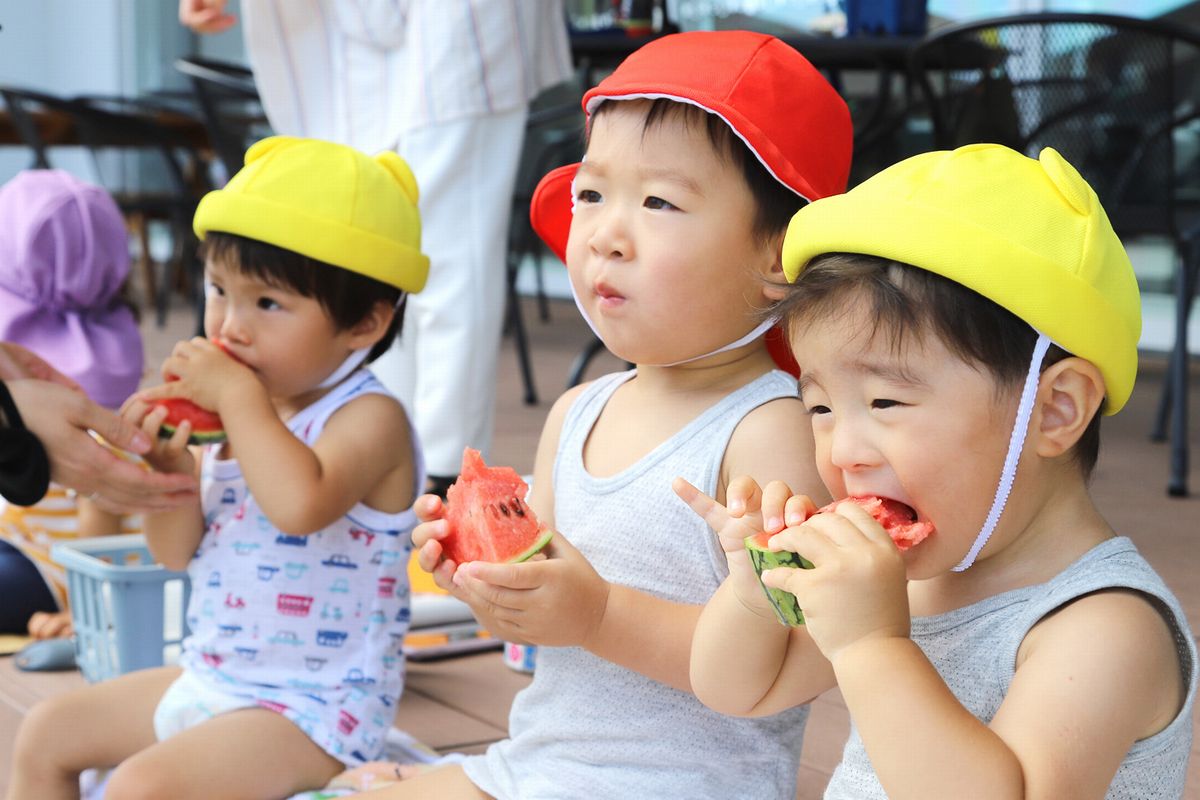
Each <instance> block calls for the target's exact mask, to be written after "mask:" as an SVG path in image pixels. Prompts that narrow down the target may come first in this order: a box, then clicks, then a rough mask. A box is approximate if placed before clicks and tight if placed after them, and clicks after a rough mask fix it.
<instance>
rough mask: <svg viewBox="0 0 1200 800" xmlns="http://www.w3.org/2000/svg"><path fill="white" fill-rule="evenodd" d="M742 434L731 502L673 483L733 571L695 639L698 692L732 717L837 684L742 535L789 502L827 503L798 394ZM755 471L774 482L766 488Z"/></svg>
mask: <svg viewBox="0 0 1200 800" xmlns="http://www.w3.org/2000/svg"><path fill="white" fill-rule="evenodd" d="M739 432H740V433H742V434H743V435H742V437H741V438H740V439H739V440H737V441H736V442H734V443H731V447H730V451H729V454H728V455H727V459H726V460H727V463H728V464H729V466H730V467H731V468H732V470H745V473H742V476H741V477H739V478H737V479H733V480H732V481H730V482H729V489H728V491H727V493H726V498H725V499H726V502H727V503H728V505H729V508H726V506H724V505H722V504H721V503H719V502H717V501H715V500H713V499H712V498H709V497H706V496H704V495H703V494H701V493H700V492H699V491H698V490H696V489H695V488H694V487H692V486H690V485H689V484H687V483H686V482H685V481H677V482H676V487H675V489H676V492H677V493H678V494H679V496H680V497H681V498H682V499H683V500H684V501H685V502H687V503H688V504H689V505H690V506H691V508H692V510H694V511H695V512H696V513H697V514H699V515H700V516H701V517H703V518H704V520H705V521H706V522H707V523H708V524H709V526H710V527H711V528H712V529H713V530H714V531H715V532H716V533H717V535H718V536H719V538H720V540H721V546H722V548H723V549H724V550H725V552H726V558H727V562H728V564H729V577H728V578H726V579H725V581H724V582H723V583H722V584H721V586H720V588H718V589H717V592H716V593H715V594H714V595H713V597H712V599H711V600H710V601H709V602H708V604H707V605H706V606H705V608H704V611H703V614H702V615H701V617H700V620H699V623H698V625H697V628H696V633H695V637H694V641H693V643H692V651H691V676H692V684H693V688H694V689H695V691H696V696H697V697H699V698H700V699H701V701H703V702H704V703H705V704H706V705H708V706H710V707H711V708H713V709H714V710H717V711H721V712H723V713H726V714H735V715H739V716H761V715H765V714H773V713H777V712H779V711H782V710H784V709H786V708H791V707H792V706H795V705H799V704H801V703H804V702H807V701H809V700H811V699H812V698H813V697H815V696H816V695H818V694H820V693H821V692H822V691H824V690H826V689H828V688H830V687H832V686H833V684H834V679H833V672H832V669H831V668H830V666H829V663H828V662H827V661H826V660H825V658H824V656H822V655H821V653H820V651H819V650H818V649H817V647H816V645H815V644H814V643H813V641H812V639H811V638H810V637H809V635H808V632H807V630H806V629H805V628H802V627H801V628H795V629H792V628H788V627H787V626H785V625H782V624H781V623H780V622H779V621H778V620H777V619H776V617H775V614H774V611H773V610H772V608H771V606H770V604H769V603H768V602H767V600H766V597H765V595H764V593H763V590H762V587H761V586H760V585H759V583H758V578H757V577H756V576H755V574H754V570H753V567H752V566H751V565H750V560H749V557H748V555H747V553H746V550H745V547H744V546H743V539H745V537H747V536H750V535H753V534H756V533H759V532H760V531H762V530H769V531H771V532H776V531H779V530H781V529H782V528H783V526H784V508H785V505H787V506H788V507H789V508H792V507H796V506H797V505H798V503H803V504H806V507H807V508H809V509H811V508H812V507H813V501H812V500H811V499H809V498H810V497H815V498H817V501H818V502H823V501H824V498H825V496H826V493H825V488H824V486H822V485H821V482H820V477H819V476H818V474H817V471H816V463H815V457H814V454H813V441H812V432H811V425H810V424H809V420H808V417H807V415H806V414H805V412H804V408H803V406H802V405H801V404H800V403H799V401H794V400H791V399H788V400H780V401H775V402H774V403H771V404H769V405H767V406H764V407H763V408H761V409H758V412H757V414H756V415H754V416H750V417H747V419H746V420H745V421H744V422H743V425H742V428H741V429H740V430H739ZM735 445H736V446H735ZM756 453H757V458H756V457H755V454H756ZM751 471H753V474H755V475H758V476H760V479H764V480H765V479H767V478H773V479H775V480H771V482H770V483H768V484H767V488H766V489H765V490H764V491H762V492H760V491H759V488H758V482H757V481H756V480H754V478H752V477H750V474H749V473H750V472H751ZM735 474H738V473H735ZM780 478H786V480H779V479H780ZM793 486H795V487H797V492H798V494H797V493H793V490H792V488H791V487H793Z"/></svg>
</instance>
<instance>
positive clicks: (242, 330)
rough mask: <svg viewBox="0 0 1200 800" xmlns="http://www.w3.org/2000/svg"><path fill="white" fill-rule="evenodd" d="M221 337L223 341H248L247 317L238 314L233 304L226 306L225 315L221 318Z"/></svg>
mask: <svg viewBox="0 0 1200 800" xmlns="http://www.w3.org/2000/svg"><path fill="white" fill-rule="evenodd" d="M220 336H221V339H228V340H230V341H235V342H245V341H246V325H245V317H244V316H243V315H241V314H238V313H237V311H236V310H235V309H234V308H233V307H232V304H228V305H226V307H225V313H224V315H223V316H222V317H221V327H220Z"/></svg>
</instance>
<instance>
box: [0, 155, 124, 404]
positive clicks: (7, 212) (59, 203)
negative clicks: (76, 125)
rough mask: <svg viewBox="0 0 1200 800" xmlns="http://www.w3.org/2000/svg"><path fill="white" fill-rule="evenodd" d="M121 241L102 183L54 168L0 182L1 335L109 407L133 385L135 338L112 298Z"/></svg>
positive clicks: (118, 281)
mask: <svg viewBox="0 0 1200 800" xmlns="http://www.w3.org/2000/svg"><path fill="white" fill-rule="evenodd" d="M128 275H129V244H128V241H127V239H126V235H125V223H124V220H123V219H122V217H121V212H120V211H119V210H118V209H117V205H116V203H114V202H113V199H112V198H111V197H110V196H109V195H108V193H107V192H106V191H104V189H101V188H100V187H99V186H93V185H92V184H89V183H84V182H82V181H80V180H78V179H77V178H75V177H74V176H72V175H70V174H69V173H66V172H63V171H62V170H27V171H25V172H22V173H20V174H18V175H17V176H16V177H15V178H13V179H12V180H11V181H9V182H8V183H6V184H4V185H3V186H0V340H4V341H9V342H14V343H16V344H20V345H24V346H25V347H27V348H29V349H30V350H32V351H33V352H35V353H37V354H38V355H39V356H41V357H42V358H44V359H46V360H47V361H48V362H50V363H51V364H52V365H54V366H55V367H56V368H57V369H58V370H59V371H61V372H63V373H64V374H66V375H68V376H69V377H71V378H74V379H75V380H76V381H78V382H79V383H80V385H82V386H83V388H84V390H85V391H86V392H87V393H88V396H89V397H91V398H92V399H93V400H94V401H96V402H97V403H99V404H101V405H103V406H108V407H109V408H116V407H117V406H119V405H120V404H121V403H122V402H123V401H124V400H125V398H126V397H128V396H129V395H130V394H132V393H133V392H134V391H135V390H136V389H137V386H138V382H139V380H140V379H141V375H142V365H143V352H142V338H141V334H140V333H139V332H138V327H137V322H136V321H135V320H134V317H133V312H132V311H131V310H130V309H129V308H128V307H127V306H125V305H124V304H122V303H120V302H118V301H117V299H116V298H117V294H118V292H119V291H120V289H121V285H122V284H123V283H124V282H125V278H126V277H127V276H128Z"/></svg>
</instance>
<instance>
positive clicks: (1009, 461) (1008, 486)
mask: <svg viewBox="0 0 1200 800" xmlns="http://www.w3.org/2000/svg"><path fill="white" fill-rule="evenodd" d="M1049 347H1050V339H1049V338H1048V337H1047V336H1046V335H1045V334H1044V333H1041V332H1039V333H1038V338H1037V343H1036V344H1035V345H1034V346H1033V357H1032V358H1031V359H1030V361H1029V372H1028V373H1026V375H1025V386H1024V387H1023V388H1022V389H1021V403H1020V405H1018V406H1017V419H1016V422H1014V423H1013V430H1012V436H1011V437H1010V438H1009V440H1008V453H1007V454H1006V455H1005V456H1004V469H1003V470H1002V471H1001V472H1000V485H999V486H997V487H996V496H995V497H994V498H993V499H992V508H991V510H990V511H988V515H987V519H986V520H984V522H983V528H982V529H981V530H980V531H979V535H978V536H976V537H975V543H974V544H973V545H971V549H970V550H969V551H968V552H967V554H966V555H965V556H963V560H962V561H960V562H958V566H956V567H954V571H955V572H963V571H965V570H967V569H968V568H970V566H971V565H972V564H974V563H975V559H976V557H978V556H979V551H980V550H982V549H983V546H984V545H986V544H987V542H988V539H990V538H991V536H992V531H994V530H995V529H996V523H998V522H999V521H1000V514H1001V512H1003V511H1004V504H1005V503H1007V502H1008V495H1009V493H1010V492H1011V491H1012V487H1013V481H1014V480H1016V477H1017V462H1019V461H1020V459H1021V450H1022V449H1024V447H1025V435H1026V434H1027V433H1028V432H1029V419H1030V417H1032V416H1033V399H1034V396H1035V395H1037V388H1038V379H1039V378H1040V377H1041V374H1042V359H1044V358H1045V357H1046V350H1048V349H1049Z"/></svg>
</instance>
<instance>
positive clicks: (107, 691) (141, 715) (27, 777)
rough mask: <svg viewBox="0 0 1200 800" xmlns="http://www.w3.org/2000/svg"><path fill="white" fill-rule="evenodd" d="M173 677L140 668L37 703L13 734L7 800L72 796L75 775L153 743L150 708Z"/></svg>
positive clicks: (173, 670)
mask: <svg viewBox="0 0 1200 800" xmlns="http://www.w3.org/2000/svg"><path fill="white" fill-rule="evenodd" d="M178 676H179V669H178V668H177V667H160V668H157V669H147V670H140V671H138V672H131V673H129V674H128V675H122V676H120V677H119V678H114V679H112V680H110V681H105V682H104V683H97V684H95V685H92V686H85V687H83V688H81V689H76V690H75V691H73V692H67V693H65V694H62V695H59V696H57V697H52V698H50V699H49V700H46V701H44V702H42V703H39V704H38V705H37V706H35V707H34V708H33V710H32V711H30V712H29V714H27V715H26V717H25V719H24V721H23V722H22V723H21V727H20V729H19V730H18V731H17V741H16V745H15V746H14V748H13V770H12V778H11V780H10V782H9V786H8V797H9V800H25V798H33V797H36V798H39V800H59V798H78V797H79V773H80V772H82V771H83V770H85V769H88V768H89V767H109V766H113V765H115V764H119V763H121V762H122V761H124V760H125V759H126V758H128V757H130V756H131V755H133V754H134V753H136V752H138V751H139V750H143V749H145V748H147V747H149V746H150V745H152V744H154V742H155V741H156V738H155V736H154V709H155V708H156V707H157V706H158V701H159V700H160V699H161V698H162V696H163V693H164V692H165V691H166V690H167V687H168V686H170V685H171V683H172V682H174V680H175V678H177V677H178Z"/></svg>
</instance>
